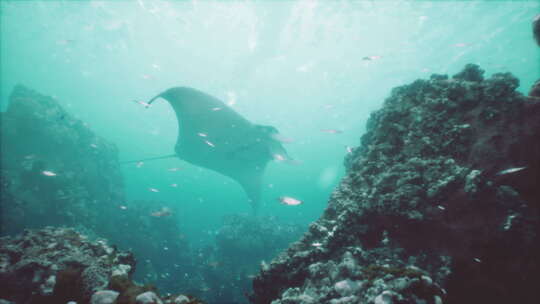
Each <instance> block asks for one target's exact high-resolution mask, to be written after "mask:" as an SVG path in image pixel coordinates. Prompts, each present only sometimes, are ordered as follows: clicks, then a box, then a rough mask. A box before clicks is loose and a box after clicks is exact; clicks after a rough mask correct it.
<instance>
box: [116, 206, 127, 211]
mask: <svg viewBox="0 0 540 304" xmlns="http://www.w3.org/2000/svg"><path fill="white" fill-rule="evenodd" d="M118 208H120V209H122V210H127V206H124V205H120V206H118Z"/></svg>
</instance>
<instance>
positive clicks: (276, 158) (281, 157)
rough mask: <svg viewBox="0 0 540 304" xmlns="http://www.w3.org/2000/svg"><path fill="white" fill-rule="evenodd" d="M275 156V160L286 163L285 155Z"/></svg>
mask: <svg viewBox="0 0 540 304" xmlns="http://www.w3.org/2000/svg"><path fill="white" fill-rule="evenodd" d="M273 156H274V159H275V160H276V161H284V160H285V157H284V156H283V155H281V154H274V155H273Z"/></svg>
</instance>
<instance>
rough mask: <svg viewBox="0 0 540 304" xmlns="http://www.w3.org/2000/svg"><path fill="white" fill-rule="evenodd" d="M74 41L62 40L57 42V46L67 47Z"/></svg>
mask: <svg viewBox="0 0 540 304" xmlns="http://www.w3.org/2000/svg"><path fill="white" fill-rule="evenodd" d="M73 41H74V40H72V39H62V40H58V41H56V44H59V45H67V44H70V43H72V42H73Z"/></svg>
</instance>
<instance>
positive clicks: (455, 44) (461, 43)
mask: <svg viewBox="0 0 540 304" xmlns="http://www.w3.org/2000/svg"><path fill="white" fill-rule="evenodd" d="M452 46H455V47H466V46H468V44H467V43H463V42H460V43H454V44H452Z"/></svg>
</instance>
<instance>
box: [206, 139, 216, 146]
mask: <svg viewBox="0 0 540 304" xmlns="http://www.w3.org/2000/svg"><path fill="white" fill-rule="evenodd" d="M204 142H205V143H206V144H207V145H209V146H210V147H212V148H214V147H215V146H216V145H214V144H213V143H211V142H209V141H208V140H205V141H204Z"/></svg>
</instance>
